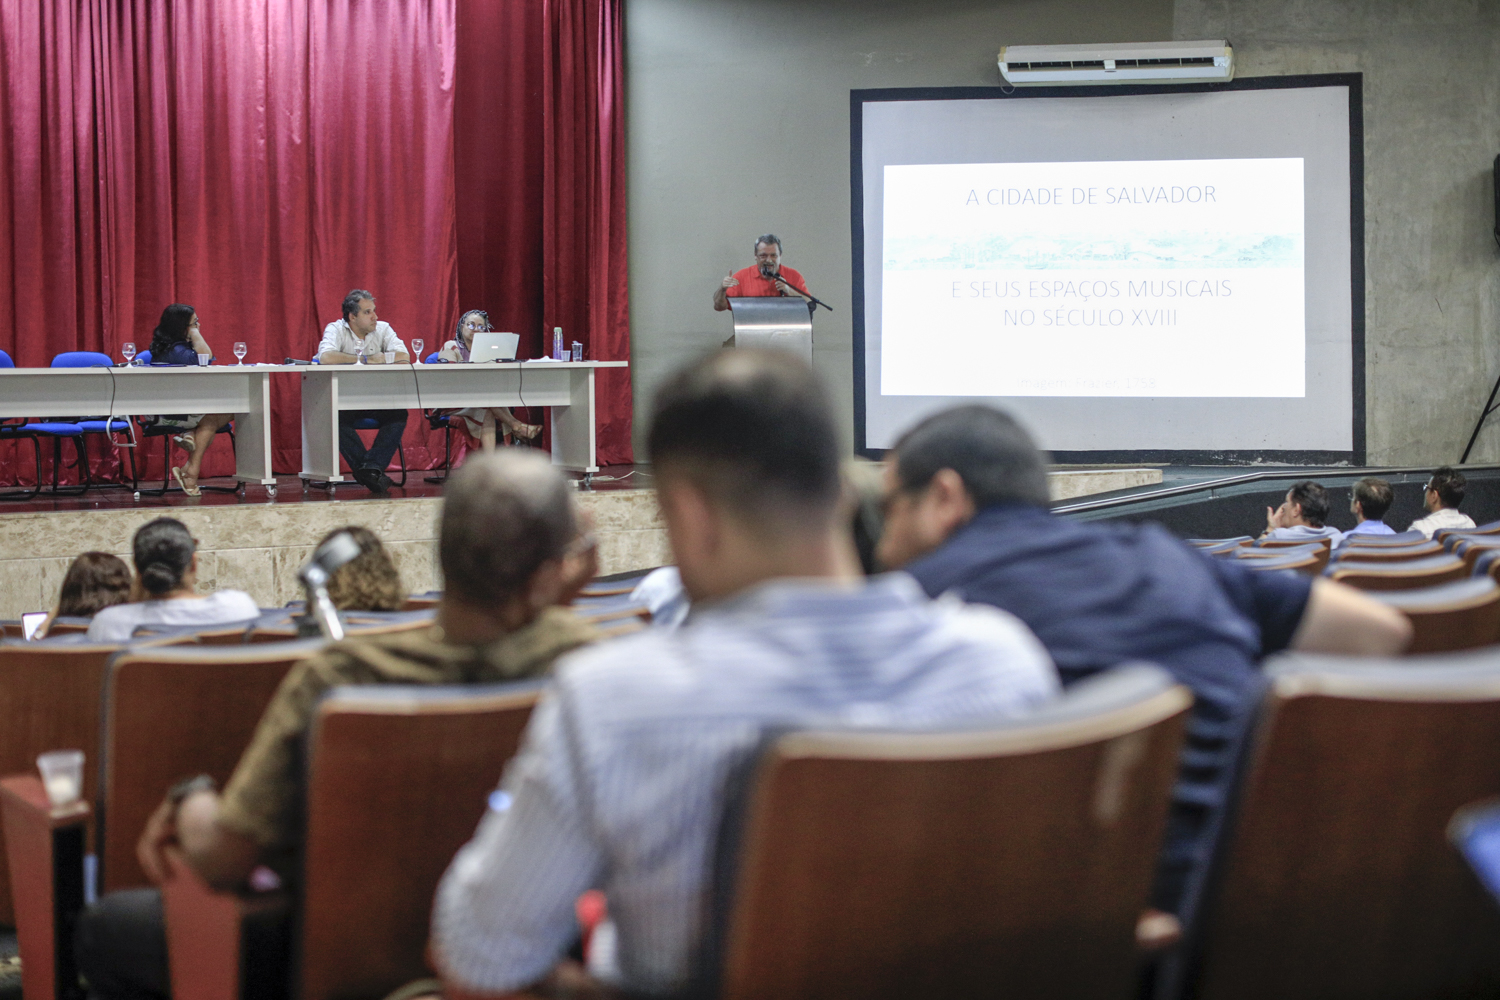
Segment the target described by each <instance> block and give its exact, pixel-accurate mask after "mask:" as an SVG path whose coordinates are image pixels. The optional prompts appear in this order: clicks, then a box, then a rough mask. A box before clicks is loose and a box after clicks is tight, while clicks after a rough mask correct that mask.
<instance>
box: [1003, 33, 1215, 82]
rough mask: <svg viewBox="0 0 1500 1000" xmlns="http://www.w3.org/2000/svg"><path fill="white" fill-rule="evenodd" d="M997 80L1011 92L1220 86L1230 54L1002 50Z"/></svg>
mask: <svg viewBox="0 0 1500 1000" xmlns="http://www.w3.org/2000/svg"><path fill="white" fill-rule="evenodd" d="M1000 75H1001V76H1002V77H1004V78H1005V82H1006V83H1009V84H1012V85H1014V86H1017V87H1055V86H1075V85H1078V84H1099V83H1226V82H1228V81H1230V80H1233V79H1234V49H1233V48H1231V47H1230V45H1229V43H1228V42H1226V41H1223V40H1222V39H1221V40H1219V41H1205V42H1138V43H1129V44H1121V45H1007V46H1005V47H1004V48H1002V49H1001V50H1000Z"/></svg>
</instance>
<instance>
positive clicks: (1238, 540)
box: [1183, 535, 1255, 549]
mask: <svg viewBox="0 0 1500 1000" xmlns="http://www.w3.org/2000/svg"><path fill="white" fill-rule="evenodd" d="M1183 540H1184V541H1185V542H1187V543H1188V544H1189V545H1196V546H1197V547H1198V548H1200V549H1216V548H1218V547H1219V546H1221V545H1229V544H1231V543H1233V544H1235V545H1243V544H1245V543H1247V542H1253V541H1255V539H1253V538H1251V537H1250V536H1249V535H1236V536H1235V537H1233V538H1186V539H1183Z"/></svg>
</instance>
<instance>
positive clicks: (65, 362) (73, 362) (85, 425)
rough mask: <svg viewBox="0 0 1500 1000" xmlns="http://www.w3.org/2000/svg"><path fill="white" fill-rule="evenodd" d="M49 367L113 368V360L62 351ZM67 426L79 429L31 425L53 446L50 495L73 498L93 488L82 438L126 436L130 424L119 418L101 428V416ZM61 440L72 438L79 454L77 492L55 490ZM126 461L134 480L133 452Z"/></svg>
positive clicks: (91, 353)
mask: <svg viewBox="0 0 1500 1000" xmlns="http://www.w3.org/2000/svg"><path fill="white" fill-rule="evenodd" d="M52 367H53V368H113V367H114V361H113V360H112V359H111V358H110V356H109V355H108V354H101V353H100V352H98V351H64V352H63V353H61V354H59V355H57V356H56V357H54V358H53V359H52ZM70 423H71V425H72V426H77V427H78V428H79V430H78V432H77V433H76V434H74V433H73V432H71V431H67V432H63V433H57V432H46V431H42V430H41V429H40V428H41V425H38V424H33V425H31V426H32V427H33V428H35V429H37V432H38V433H39V434H42V435H43V436H44V437H51V438H52V444H53V450H54V464H53V467H52V492H54V493H62V494H63V495H77V494H79V493H85V492H87V491H88V490H89V489H90V488H91V487H92V486H93V485H94V478H93V472H92V470H91V469H90V468H89V452H88V438H87V437H86V436H85V435H88V434H99V435H107V434H108V433H109V431H110V430H116V431H122V432H127V433H128V432H129V430H130V424H129V422H127V421H126V420H124V419H123V418H122V419H118V420H115V421H113V422H112V423H111V424H110V425H109V427H106V426H105V418H104V417H98V416H95V417H74V418H73V420H72V421H71V422H70ZM62 437H72V438H73V442H74V444H75V446H76V447H77V448H78V452H79V457H78V460H79V463H80V466H81V468H82V470H83V471H82V473H81V478H82V479H83V485H82V486H81V487H80V488H79V489H77V490H72V491H63V490H59V489H58V486H57V465H56V458H57V456H58V455H60V454H61V451H62ZM130 462H131V471H132V476H131V478H132V479H134V468H135V454H134V453H133V452H132V453H131V456H130Z"/></svg>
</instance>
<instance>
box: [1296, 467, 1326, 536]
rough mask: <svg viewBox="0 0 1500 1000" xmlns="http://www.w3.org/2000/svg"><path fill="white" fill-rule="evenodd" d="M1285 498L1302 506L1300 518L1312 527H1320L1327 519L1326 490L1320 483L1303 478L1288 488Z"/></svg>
mask: <svg viewBox="0 0 1500 1000" xmlns="http://www.w3.org/2000/svg"><path fill="white" fill-rule="evenodd" d="M1286 496H1287V499H1288V500H1289V501H1291V502H1292V503H1294V504H1298V505H1299V506H1301V508H1302V520H1304V521H1307V522H1308V523H1309V524H1311V525H1312V526H1313V527H1314V528H1321V527H1323V525H1324V524H1325V523H1327V521H1328V491H1327V490H1325V489H1324V488H1323V484H1322V483H1315V482H1313V481H1312V480H1311V479H1304V480H1302V482H1300V483H1297V484H1296V485H1295V486H1293V487H1292V488H1291V489H1290V490H1287V494H1286Z"/></svg>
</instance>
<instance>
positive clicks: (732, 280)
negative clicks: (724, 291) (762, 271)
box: [719, 274, 740, 288]
mask: <svg viewBox="0 0 1500 1000" xmlns="http://www.w3.org/2000/svg"><path fill="white" fill-rule="evenodd" d="M739 283H740V279H739V278H736V277H735V276H734V275H732V274H731V275H729V276H728V277H726V278H725V279H724V280H723V281H721V282H719V287H720V288H733V287H735V286H736V285H738V284H739Z"/></svg>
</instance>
